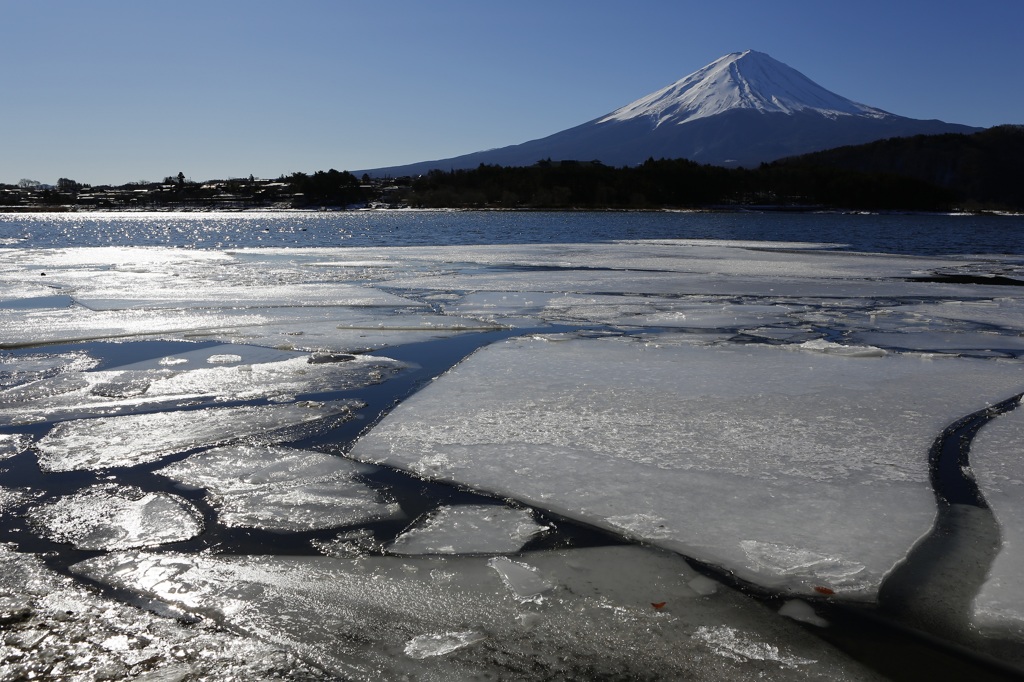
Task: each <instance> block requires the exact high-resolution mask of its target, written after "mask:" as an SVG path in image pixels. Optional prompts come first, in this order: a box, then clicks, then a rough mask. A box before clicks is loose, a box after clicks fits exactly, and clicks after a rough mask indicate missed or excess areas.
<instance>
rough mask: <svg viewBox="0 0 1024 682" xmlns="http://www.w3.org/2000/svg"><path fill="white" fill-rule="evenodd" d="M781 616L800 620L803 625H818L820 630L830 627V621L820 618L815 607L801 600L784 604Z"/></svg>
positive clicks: (780, 610) (780, 611) (793, 600)
mask: <svg viewBox="0 0 1024 682" xmlns="http://www.w3.org/2000/svg"><path fill="white" fill-rule="evenodd" d="M779 615H780V616H785V617H787V618H792V619H793V620H798V621H800V622H801V623H809V624H810V625H816V626H818V627H819V628H823V627H827V626H828V621H827V620H825V619H824V618H822V617H821V616H819V615H818V614H817V613H816V612H815V610H814V607H813V606H811V605H810V604H808V603H807V602H805V601H801V600H799V599H790V600H789V601H787V602H786V603H785V604H783V605H782V608H780V609H779Z"/></svg>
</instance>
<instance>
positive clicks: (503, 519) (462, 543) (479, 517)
mask: <svg viewBox="0 0 1024 682" xmlns="http://www.w3.org/2000/svg"><path fill="white" fill-rule="evenodd" d="M546 529H547V528H546V526H541V525H539V524H537V522H536V521H534V519H533V513H532V512H530V511H529V510H527V509H512V508H510V507H506V506H502V505H466V506H459V507H441V508H440V509H438V510H436V511H434V512H433V513H431V514H430V515H429V516H428V517H427V518H426V519H425V520H423V521H421V522H419V523H417V524H416V525H415V526H413V527H412V528H410V529H408V530H406V531H405V532H404V533H402V534H401V535H399V536H398V537H397V538H396V539H395V541H394V542H393V543H391V544H390V545H389V546H388V548H387V550H388V552H390V553H392V554H473V553H476V554H502V553H506V552H518V551H519V550H520V549H522V547H523V546H524V545H525V544H526V543H527V542H529V541H530V540H531V539H533V538H534V537H536V536H537V535H539V534H540V533H543V532H544V531H545V530H546Z"/></svg>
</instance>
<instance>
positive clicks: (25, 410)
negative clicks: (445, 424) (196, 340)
mask: <svg viewBox="0 0 1024 682" xmlns="http://www.w3.org/2000/svg"><path fill="white" fill-rule="evenodd" d="M278 354H279V355H285V354H284V353H278ZM206 355H207V357H205V360H204V361H203V362H202V364H197V363H195V362H187V363H182V364H174V365H166V366H164V368H162V369H138V370H136V369H116V370H107V371H92V372H65V373H63V374H60V375H58V376H56V377H52V378H47V379H40V380H38V381H34V382H30V383H27V384H22V385H20V386H15V387H12V388H9V389H6V390H3V391H0V423H2V422H3V421H5V420H9V421H17V420H20V421H31V420H32V418H33V417H34V418H36V419H39V418H44V417H45V418H49V419H54V418H63V419H68V418H69V415H73V414H75V413H76V412H87V411H90V410H93V411H95V410H103V411H107V412H108V413H109V411H110V410H111V409H113V408H115V407H118V406H122V407H135V406H139V405H143V404H146V403H154V402H164V403H168V404H170V403H173V402H184V401H190V400H191V401H194V400H198V399H210V398H212V399H216V400H218V401H228V400H256V399H259V398H269V399H273V400H277V401H288V400H294V398H295V396H296V395H300V394H306V395H309V394H317V393H323V392H330V391H342V390H350V389H354V388H359V387H363V386H368V385H371V384H375V383H380V382H381V381H384V380H385V379H386V378H387V377H388V376H390V375H391V374H393V373H395V372H397V371H398V370H399V369H400V368H402V367H403V366H404V365H403V364H402V363H399V362H396V361H394V360H391V359H389V358H385V357H378V356H372V355H358V356H351V358H350V359H348V360H346V361H343V362H310V359H311V358H310V356H309V355H306V354H299V355H296V354H289V355H288V356H287V359H284V360H275V361H270V362H252V363H242V362H241V361H242V357H241V356H239V355H236V354H233V353H227V354H223V353H222V354H217V355H209V353H207V354H206Z"/></svg>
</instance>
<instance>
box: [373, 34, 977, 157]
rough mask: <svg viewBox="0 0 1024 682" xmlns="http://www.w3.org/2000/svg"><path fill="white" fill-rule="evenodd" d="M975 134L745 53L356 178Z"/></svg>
mask: <svg viewBox="0 0 1024 682" xmlns="http://www.w3.org/2000/svg"><path fill="white" fill-rule="evenodd" d="M978 130H980V128H972V127H970V126H964V125H958V124H954V123H945V122H943V121H938V120H919V119H913V118H907V117H904V116H897V115H895V114H891V113H889V112H887V111H883V110H881V109H878V108H875V107H870V106H867V105H864V104H859V103H857V102H854V101H852V100H849V99H847V98H845V97H842V96H840V95H837V94H835V93H833V92H830V91H829V90H826V89H825V88H823V87H822V86H820V85H818V84H817V83H815V82H813V81H812V80H810V79H809V78H807V77H806V76H804V75H803V74H802V73H800V72H799V71H797V70H795V69H793V68H791V67H789V66H787V65H786V64H783V63H782V62H779V61H778V60H776V59H773V58H772V57H770V56H769V55H766V54H764V53H761V52H755V51H753V50H747V51H746V52H737V53H733V54H729V55H726V56H724V57H722V58H720V59H718V60H716V61H714V62H712V63H711V64H708V65H707V66H705V67H704V68H702V69H700V70H698V71H696V72H694V73H692V74H690V75H689V76H686V77H685V78H682V79H680V80H678V81H676V82H675V83H672V84H671V85H669V86H667V87H665V88H662V89H661V90H658V91H657V92H653V93H651V94H649V95H647V96H645V97H642V98H640V99H638V100H636V101H634V102H632V103H630V104H627V105H625V106H623V107H620V108H619V109H616V110H615V111H613V112H611V113H608V114H606V115H604V116H600V117H598V118H596V119H593V120H591V121H588V122H586V123H583V124H582V125H578V126H575V127H573V128H569V129H567V130H563V131H561V132H558V133H555V134H553V135H549V136H548V137H545V138H542V139H538V140H531V141H529V142H524V143H522V144H517V145H512V146H508V147H501V148H498V149H491V150H487V151H480V152H474V153H472V154H465V155H463V156H457V157H454V158H448V159H438V160H435V161H424V162H420V163H413V164H408V165H405V166H392V167H389V168H376V169H370V170H366V171H356V173H357V174H362V173H364V172H365V173H368V174H369V175H370V176H374V177H382V176H385V177H399V176H405V175H409V176H417V175H423V174H425V173H427V172H429V171H431V170H434V169H441V170H462V169H471V168H476V167H478V166H479V165H480V164H484V165H500V166H529V165H532V164H533V163H535V162H536V161H537V160H538V159H548V158H550V159H596V160H598V161H600V162H601V163H603V164H606V165H609V166H636V165H639V164H641V163H643V162H644V161H645V160H646V159H648V158H655V159H659V158H681V159H689V160H691V161H696V162H697V163H701V164H711V165H716V166H724V167H746V168H756V167H757V166H759V165H760V164H761V163H764V162H770V161H774V160H777V159H780V158H784V157H789V156H795V155H799V154H806V153H809V152H815V151H821V150H824V149H832V148H835V147H840V146H844V145H856V144H863V143H866V142H872V141H875V140H881V139H887V138H891V137H905V136H912V135H934V134H941V133H970V132H977V131H978Z"/></svg>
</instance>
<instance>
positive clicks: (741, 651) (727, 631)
mask: <svg viewBox="0 0 1024 682" xmlns="http://www.w3.org/2000/svg"><path fill="white" fill-rule="evenodd" d="M693 638H694V639H696V640H697V641H700V642H703V643H704V644H706V645H707V646H708V647H709V648H710V649H711V650H712V651H714V652H715V653H716V654H719V655H720V656H725V657H726V658H731V659H732V660H734V661H741V662H743V661H769V662H775V663H778V664H779V665H780V666H782V667H783V668H795V667H797V666H800V665H810V664H812V663H816V661H814V660H812V659H809V658H800V657H799V656H793V655H790V654H785V653H783V652H782V651H781V650H780V649H779V647H777V646H775V645H774V644H767V643H765V642H759V641H757V640H755V639H753V638H752V637H750V636H747V635H744V634H742V633H740V632H739V631H738V630H737V629H736V628H732V627H729V626H727V625H718V626H707V625H702V626H700V627H698V628H697V630H696V632H694V633H693Z"/></svg>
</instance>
